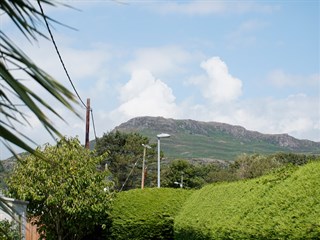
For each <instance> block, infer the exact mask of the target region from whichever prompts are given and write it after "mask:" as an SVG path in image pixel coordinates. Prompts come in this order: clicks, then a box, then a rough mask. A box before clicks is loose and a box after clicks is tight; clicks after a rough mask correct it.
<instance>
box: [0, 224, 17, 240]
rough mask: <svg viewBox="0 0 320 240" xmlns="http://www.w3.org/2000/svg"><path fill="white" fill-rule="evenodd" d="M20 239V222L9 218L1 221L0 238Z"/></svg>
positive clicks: (5, 239) (2, 239) (3, 239)
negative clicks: (17, 222) (10, 220)
mask: <svg viewBox="0 0 320 240" xmlns="http://www.w3.org/2000/svg"><path fill="white" fill-rule="evenodd" d="M17 239H20V234H19V228H18V224H16V223H15V222H9V221H8V220H1V221H0V240H17Z"/></svg>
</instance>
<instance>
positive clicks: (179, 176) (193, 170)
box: [161, 159, 220, 189]
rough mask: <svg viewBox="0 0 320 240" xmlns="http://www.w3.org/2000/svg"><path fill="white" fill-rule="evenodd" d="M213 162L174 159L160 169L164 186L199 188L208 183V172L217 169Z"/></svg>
mask: <svg viewBox="0 0 320 240" xmlns="http://www.w3.org/2000/svg"><path fill="white" fill-rule="evenodd" d="M219 170H220V168H219V166H217V165H215V164H193V163H191V162H189V161H187V160H181V159H180V160H174V161H172V162H171V163H170V164H169V165H168V166H166V167H164V169H163V170H162V177H161V185H162V186H164V187H173V188H174V187H183V188H185V189H189V188H201V187H202V186H203V185H204V184H206V183H208V181H209V179H208V176H209V173H211V172H214V171H219Z"/></svg>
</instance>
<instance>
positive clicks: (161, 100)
mask: <svg viewBox="0 0 320 240" xmlns="http://www.w3.org/2000/svg"><path fill="white" fill-rule="evenodd" d="M120 100H121V101H122V103H121V105H120V106H119V107H118V108H117V109H116V110H114V111H113V113H112V114H113V116H114V117H116V118H119V117H121V118H122V119H128V118H131V117H136V116H164V117H178V112H179V110H178V107H177V105H176V103H175V96H174V95H173V93H172V90H171V88H170V87H168V86H167V85H166V84H165V83H164V82H162V81H161V80H159V79H155V77H154V76H153V75H152V74H151V73H150V72H149V71H148V70H136V71H133V72H132V76H131V79H130V80H129V81H128V82H127V83H126V84H125V85H124V86H122V87H121V89H120Z"/></svg>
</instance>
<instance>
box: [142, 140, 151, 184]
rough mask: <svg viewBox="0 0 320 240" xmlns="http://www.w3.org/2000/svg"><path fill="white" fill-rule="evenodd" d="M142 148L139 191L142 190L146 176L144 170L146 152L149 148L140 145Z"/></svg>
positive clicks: (145, 145)
mask: <svg viewBox="0 0 320 240" xmlns="http://www.w3.org/2000/svg"><path fill="white" fill-rule="evenodd" d="M142 146H143V159H142V173H141V189H143V188H144V179H145V176H146V168H145V161H146V152H147V148H151V147H150V146H149V145H147V144H142Z"/></svg>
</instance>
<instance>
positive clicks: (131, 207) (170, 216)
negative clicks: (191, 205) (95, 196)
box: [110, 188, 193, 240]
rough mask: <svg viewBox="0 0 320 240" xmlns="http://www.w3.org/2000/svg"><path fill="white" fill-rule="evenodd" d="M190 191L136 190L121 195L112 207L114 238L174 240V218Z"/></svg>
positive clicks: (112, 231)
mask: <svg viewBox="0 0 320 240" xmlns="http://www.w3.org/2000/svg"><path fill="white" fill-rule="evenodd" d="M191 193H193V191H190V190H183V189H169V188H146V189H135V190H130V191H126V192H121V193H118V194H117V197H116V199H115V200H114V202H113V204H112V209H111V215H110V216H111V219H112V227H111V233H112V239H117V240H121V239H125V240H126V239H133V240H138V239H141V240H145V239H154V240H157V239H163V240H166V239H173V223H174V217H175V215H176V214H177V213H178V212H179V210H180V208H181V206H182V205H183V203H184V202H185V200H186V199H187V198H188V197H189V196H190V195H191Z"/></svg>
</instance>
